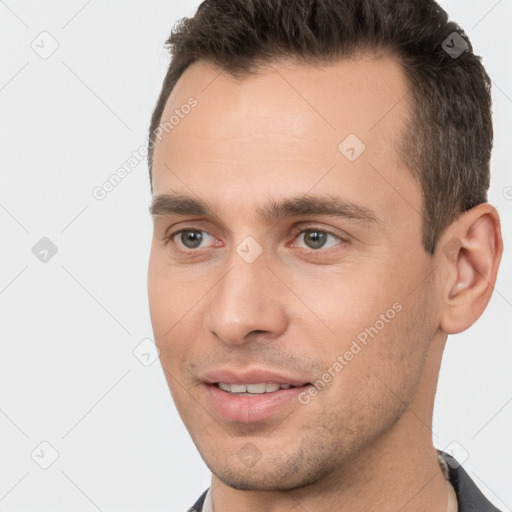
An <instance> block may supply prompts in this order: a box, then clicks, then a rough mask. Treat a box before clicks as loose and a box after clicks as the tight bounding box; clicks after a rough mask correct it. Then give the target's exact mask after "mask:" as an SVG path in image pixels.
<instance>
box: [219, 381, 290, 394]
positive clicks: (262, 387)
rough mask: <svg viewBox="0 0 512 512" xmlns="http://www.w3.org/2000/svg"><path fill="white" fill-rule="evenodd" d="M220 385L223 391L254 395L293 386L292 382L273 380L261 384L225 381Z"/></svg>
mask: <svg viewBox="0 0 512 512" xmlns="http://www.w3.org/2000/svg"><path fill="white" fill-rule="evenodd" d="M218 386H219V388H220V389H222V390H223V391H227V392H228V393H236V394H242V393H250V394H253V395H262V394H263V393H274V392H275V391H278V390H279V389H289V388H291V387H292V386H291V385H290V384H274V383H272V382H269V383H264V382H263V383H260V384H225V383H223V382H219V383H218Z"/></svg>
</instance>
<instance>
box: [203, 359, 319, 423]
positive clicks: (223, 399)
mask: <svg viewBox="0 0 512 512" xmlns="http://www.w3.org/2000/svg"><path fill="white" fill-rule="evenodd" d="M201 380H202V381H203V383H204V384H206V391H207V395H208V399H209V404H210V406H211V407H212V409H213V410H214V411H215V412H216V413H217V415H219V416H221V417H222V418H223V419H226V420H229V421H237V422H241V423H256V422H260V421H264V420H267V419H269V418H272V417H275V416H277V415H280V414H284V412H285V411H286V412H288V411H289V410H290V408H292V407H296V406H297V405H299V404H300V402H299V401H298V396H299V395H300V394H301V393H302V392H304V391H305V390H306V389H307V388H308V387H309V386H311V384H309V383H308V382H307V381H305V380H303V379H300V378H297V377H291V376H287V375H283V374H282V373H280V372H274V371H271V370H258V369H251V370H245V371H240V370H238V371H234V370H231V369H222V370H221V369H219V370H215V371H211V372H208V373H205V374H204V375H203V376H202V377H201ZM219 382H222V383H225V384H258V383H263V382H264V383H274V384H289V385H291V386H295V387H293V388H289V389H279V390H278V391H274V392H272V393H264V394H259V395H252V396H249V395H241V394H240V395H236V394H231V393H228V392H226V391H223V390H222V389H220V388H219V387H218V386H217V385H216V384H217V383H219Z"/></svg>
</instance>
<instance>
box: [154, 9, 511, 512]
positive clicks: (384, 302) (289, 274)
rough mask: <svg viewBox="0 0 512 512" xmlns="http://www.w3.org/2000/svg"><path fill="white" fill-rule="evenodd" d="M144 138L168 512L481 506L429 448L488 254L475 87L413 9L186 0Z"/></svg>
mask: <svg viewBox="0 0 512 512" xmlns="http://www.w3.org/2000/svg"><path fill="white" fill-rule="evenodd" d="M168 44H169V46H170V47H171V49H172V61H171V64H170V67H169V70H168V73H167V76H166V78H165V81H164V84H163V87H162V92H161V94H160V97H159V99H158V102H157V104H156V108H155V111H154V113H153V117H152V121H151V126H150V148H151V153H150V154H149V164H150V172H151V180H152V181H151V183H152V193H153V201H152V205H151V213H152V215H153V216H154V238H153V243H152V249H151V258H150V264H149V280H148V291H149V301H150V311H151V318H152V323H153V330H154V335H155V340H156V343H157V345H158V347H159V349H160V359H161V363H162V367H163V369H164V372H165V375H166V379H167V382H168V384H169V388H170V391H171V394H172V396H173V399H174V401H175V403H176V407H177V409H178V411H179V413H180V416H181V418H182V420H183V422H184V424H185V425H186V427H187V429H188V431H189V432H190V435H191V437H192V439H193V441H194V443H195V445H196V446H197V449H198V450H199V452H200V454H201V456H202V458H203V459H204V461H205V463H206V465H207V466H208V468H209V469H210V470H211V472H212V481H211V487H210V489H209V490H208V491H205V493H204V494H203V495H202V496H201V497H200V499H199V500H198V501H197V503H196V504H195V505H194V506H193V508H191V509H190V510H197V511H200V510H203V511H204V512H212V511H214V512H234V511H241V510H243V511H263V510H268V511H291V510H304V511H305V510H307V511H315V512H324V511H333V510H335V511H337V512H346V511H350V512H358V511H372V510H378V511H379V512H387V511H393V512H396V511H397V510H400V511H419V512H422V511H425V512H426V511H429V512H433V511H434V512H445V511H449V512H451V511H455V510H459V511H470V510H471V511H487V510H497V509H496V508H495V507H494V506H493V505H492V504H491V503H490V502H489V501H488V500H487V499H486V498H485V497H484V495H483V494H482V493H481V492H480V491H479V490H478V488H477V487H476V485H475V484H474V483H473V482H472V481H471V479H470V478H469V476H468V475H467V474H466V473H465V471H464V470H463V469H462V467H460V466H459V465H458V463H457V461H456V460H455V459H454V458H453V457H451V456H450V455H448V454H446V453H444V452H443V451H442V450H437V449H436V448H435V447H434V446H433V442H432V412H433V405H434V398H435V392H436V385H437V379H438V374H439V368H440V363H441V358H442V353H443V349H444V346H445V343H446V339H447V335H449V334H455V333H458V332H461V331H463V330H465V329H467V328H468V327H470V326H471V325H472V324H473V323H474V322H475V321H476V320H477V318H478V317H479V316H480V315H481V314H482V313H483V311H484V310H485V308H486V306H487V304H488V302H489V299H490V296H491V294H492V290H493V285H494V283H495V281H496V276H497V272H498V266H499V262H500V258H501V254H502V238H501V233H500V222H499V218H498V214H497V213H496V210H495V209H494V208H493V207H492V206H491V205H490V204H488V203H487V195H486V194H487V189H488V187H489V160H490V153H491V146H492V121H491V113H490V103H491V100H490V80H489V77H488V76H487V74H486V72H485V70H484V68H483V66H482V64H481V62H480V59H479V58H478V57H476V56H475V55H474V54H473V52H472V47H471V44H470V42H469V41H468V40H467V38H466V36H465V35H464V33H463V32H462V30H461V29H460V28H459V27H458V26H457V25H455V24H454V23H452V22H448V19H447V15H446V13H445V12H444V11H443V10H442V9H441V8H440V7H439V6H438V5H437V4H436V3H435V2H433V1H430V0H411V1H404V0H300V1H297V0H294V1H291V0H207V1H206V2H203V3H202V4H201V5H200V7H199V9H198V11H197V12H196V14H195V16H194V17H193V18H190V19H184V20H182V21H181V22H180V23H179V24H178V25H177V27H175V29H174V30H173V33H172V34H171V37H170V38H169V41H168Z"/></svg>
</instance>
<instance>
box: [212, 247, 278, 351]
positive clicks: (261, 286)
mask: <svg viewBox="0 0 512 512" xmlns="http://www.w3.org/2000/svg"><path fill="white" fill-rule="evenodd" d="M250 243H251V242H249V244H250ZM247 249H248V250H247ZM244 250H245V252H244ZM251 250H254V247H252V248H251V246H250V245H249V246H247V245H245V244H244V243H243V242H242V243H241V244H240V245H239V246H238V248H237V249H236V250H233V251H232V254H231V255H230V257H229V260H228V261H227V262H226V267H225V268H226V269H227V270H226V273H225V274H224V275H223V277H222V278H221V279H220V281H219V282H218V284H217V286H215V288H214V290H212V292H213V293H212V296H211V299H210V304H209V312H208V319H207V328H208V329H209V330H210V332H211V333H213V334H214V335H215V336H217V337H218V338H219V339H220V340H221V341H223V342H225V343H231V344H241V343H244V342H246V341H247V339H246V337H247V335H248V334H249V333H251V332H252V331H264V332H266V333H267V334H268V335H269V336H270V337H271V336H272V335H276V334H278V333H279V332H281V331H282V330H283V329H285V328H286V317H285V311H284V308H283V306H282V304H280V301H279V290H278V288H279V283H278V282H277V280H276V279H275V277H274V276H273V274H272V272H270V270H269V269H268V268H267V259H266V257H265V255H264V254H263V253H261V254H260V255H258V256H257V257H256V258H255V259H254V260H252V261H251V258H249V257H247V255H248V254H250V252H251ZM252 256H254V253H253V254H252Z"/></svg>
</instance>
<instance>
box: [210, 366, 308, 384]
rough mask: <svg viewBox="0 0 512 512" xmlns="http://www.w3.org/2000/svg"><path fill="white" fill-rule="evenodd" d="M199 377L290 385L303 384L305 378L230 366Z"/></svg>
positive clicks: (215, 382) (224, 382)
mask: <svg viewBox="0 0 512 512" xmlns="http://www.w3.org/2000/svg"><path fill="white" fill-rule="evenodd" d="M200 379H201V380H202V381H203V382H205V383H207V384H217V383H219V382H222V383H223V384H260V383H266V384H268V383H275V384H290V385H291V386H297V387H298V386H304V385H305V384H308V381H307V380H304V379H300V378H296V377H290V376H287V375H283V374H282V373H279V372H276V371H272V370H261V369H245V370H235V369H231V368H224V369H220V368H219V369H217V370H211V371H209V372H205V373H204V374H202V375H201V376H200Z"/></svg>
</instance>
